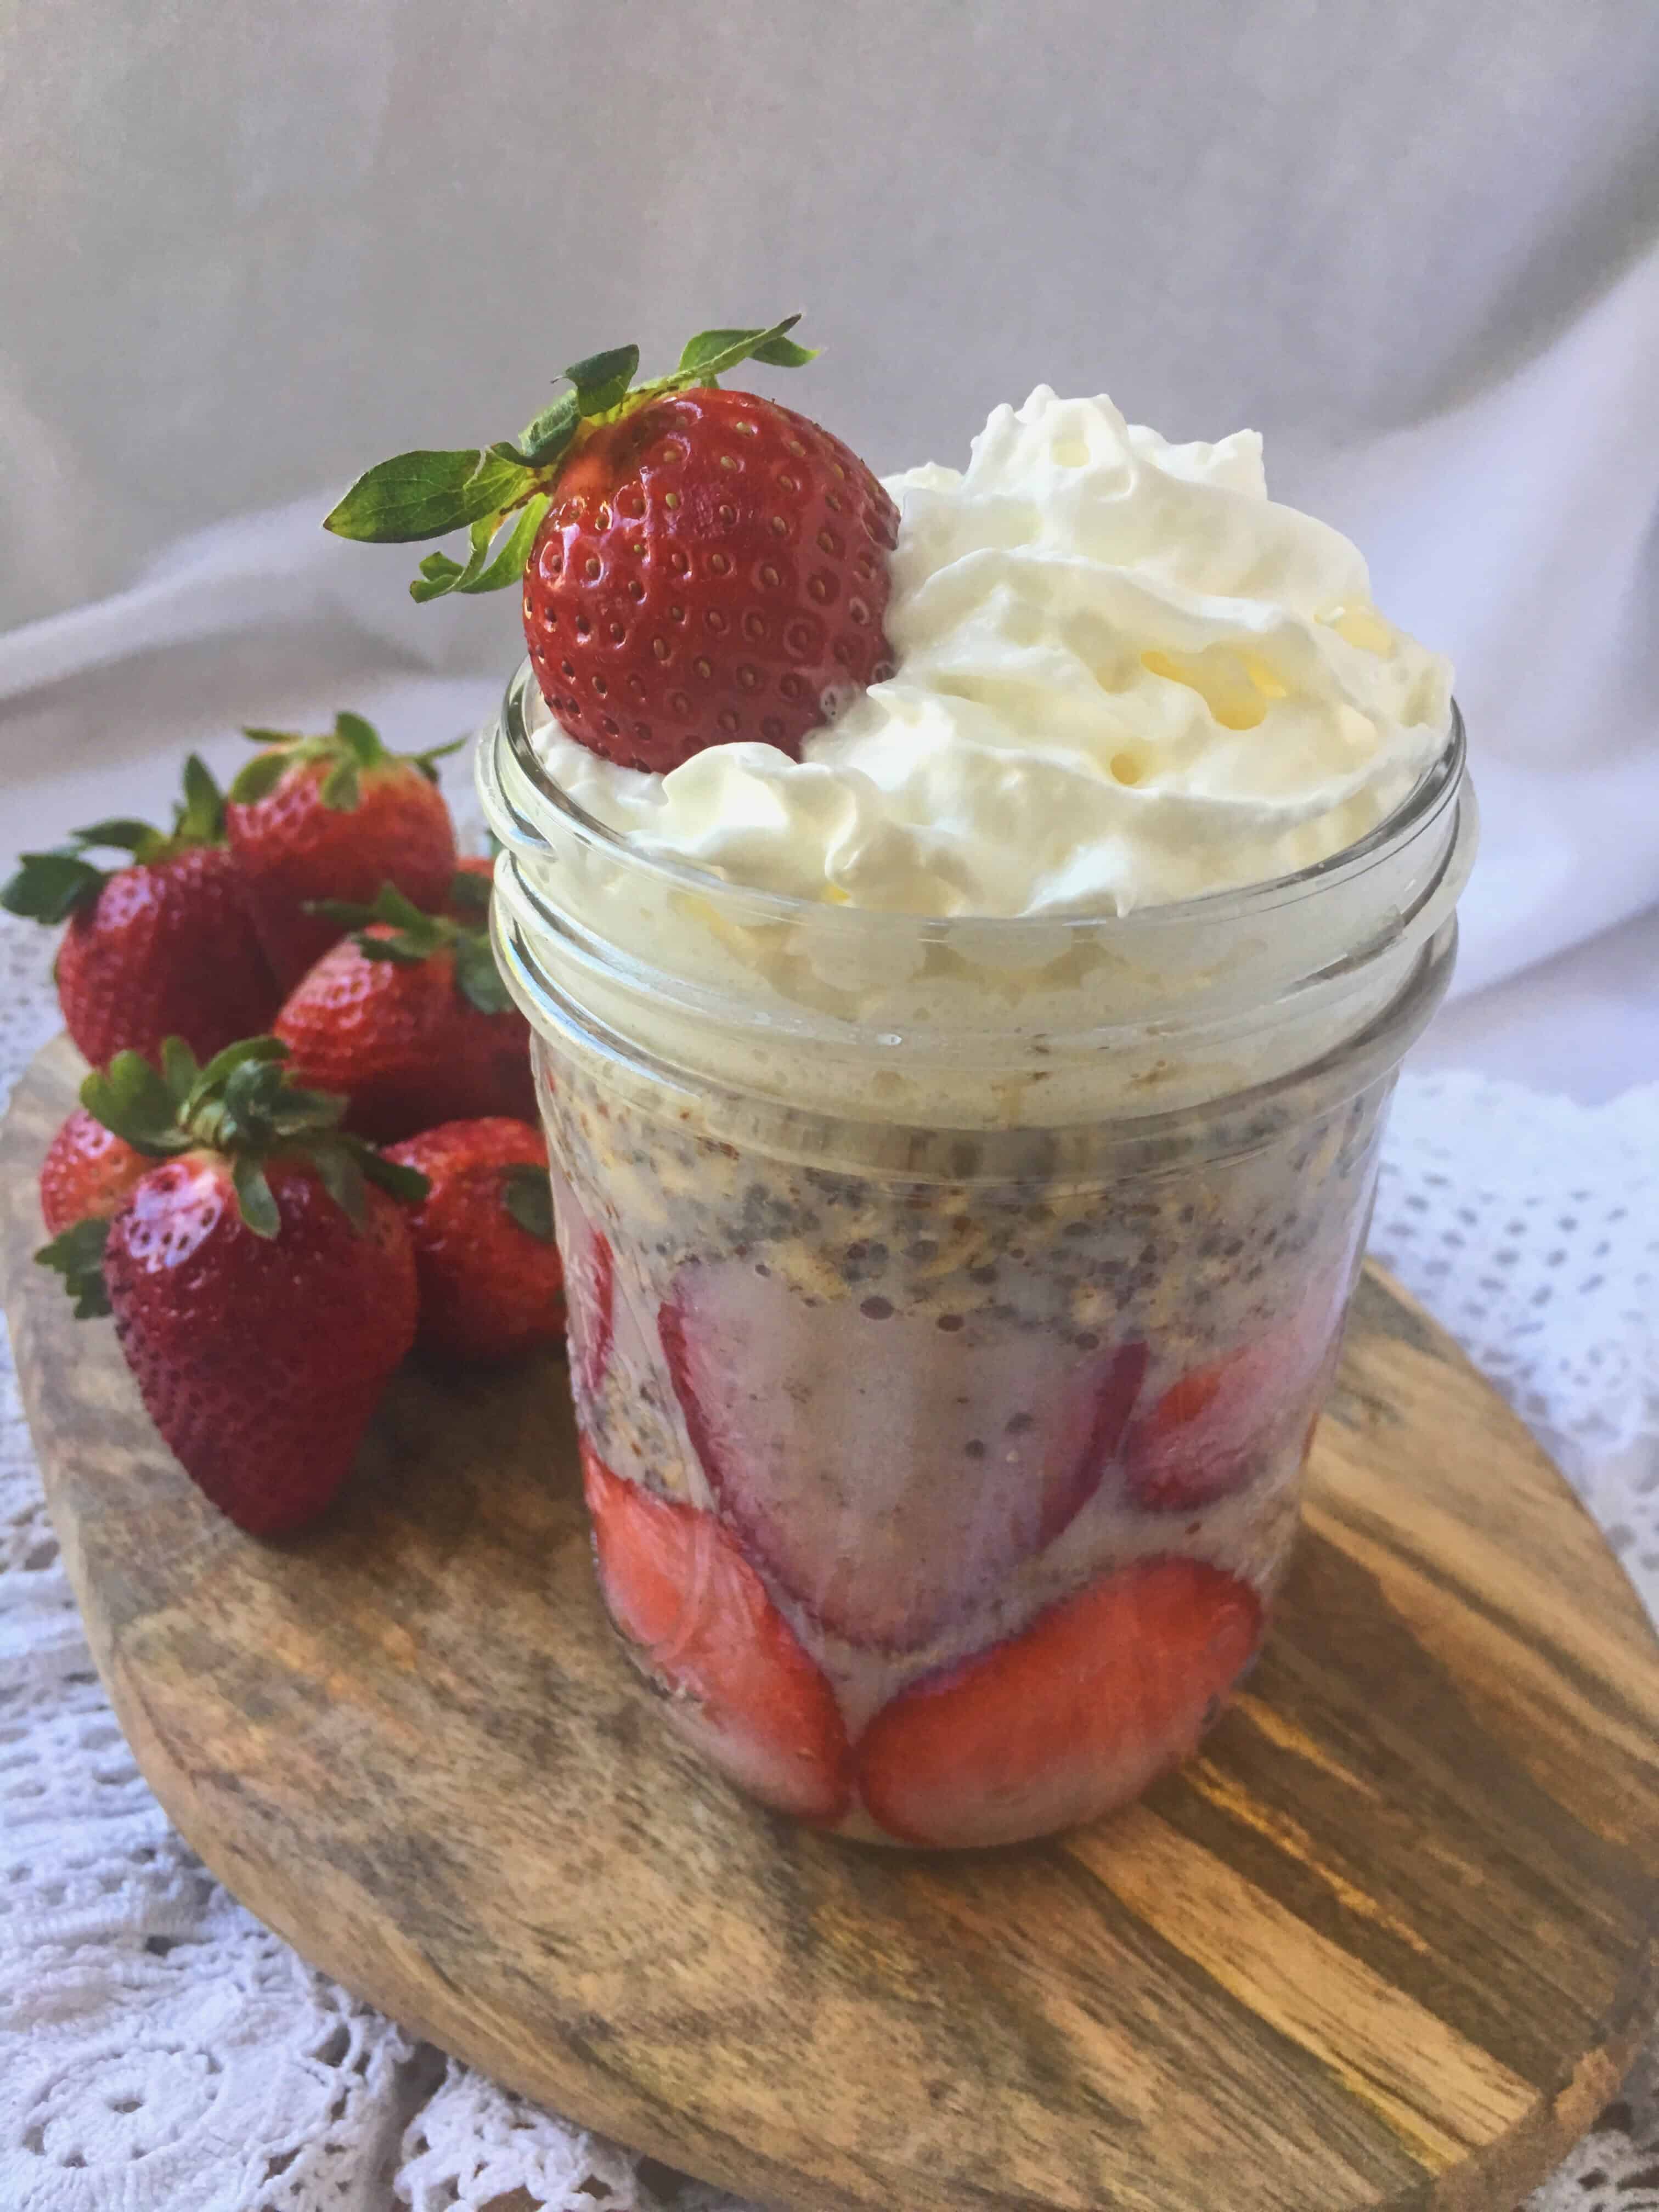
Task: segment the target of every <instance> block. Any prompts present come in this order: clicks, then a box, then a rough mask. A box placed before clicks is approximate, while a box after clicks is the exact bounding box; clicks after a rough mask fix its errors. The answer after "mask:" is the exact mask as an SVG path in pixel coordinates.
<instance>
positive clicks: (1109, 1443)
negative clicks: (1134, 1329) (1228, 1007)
mask: <svg viewBox="0 0 1659 2212" xmlns="http://www.w3.org/2000/svg"><path fill="white" fill-rule="evenodd" d="M658 1327H659V1334H660V1336H661V1339H662V1347H663V1352H664V1355H665V1358H666V1359H667V1363H668V1371H669V1375H670V1377H671V1381H672V1383H673V1385H674V1390H675V1395H677V1396H678V1400H679V1402H680V1408H681V1411H682V1412H683V1413H684V1416H685V1425H686V1428H687V1431H688V1432H689V1433H690V1438H691V1442H692V1444H693V1447H694V1448H695V1449H696V1454H697V1457H698V1459H699V1460H700V1461H701V1462H702V1468H703V1472H704V1474H706V1475H707V1477H708V1486H709V1488H710V1490H711V1491H712V1492H714V1498H715V1501H716V1503H717V1504H718V1505H719V1507H720V1512H721V1514H722V1516H724V1518H725V1519H726V1520H727V1521H728V1522H730V1523H731V1524H732V1528H734V1529H735V1530H736V1531H737V1533H738V1535H739V1536H740V1537H741V1538H742V1540H743V1541H744V1545H745V1546H746V1547H747V1548H748V1550H749V1551H750V1554H751V1555H752V1556H753V1557H754V1558H755V1559H757V1560H758V1561H759V1562H760V1564H761V1565H762V1566H763V1567H764V1568H765V1569H766V1571H768V1573H769V1574H771V1575H773V1576H775V1577H776V1579H777V1581H778V1582H779V1583H781V1584H782V1586H783V1588H784V1589H786V1590H787V1591H788V1592H789V1593H790V1594H791V1595H792V1596H793V1597H796V1598H798V1599H799V1601H800V1602H801V1603H802V1604H803V1605H805V1606H806V1607H809V1608H810V1610H811V1613H813V1615H814V1616H815V1618H816V1619H817V1620H819V1621H820V1622H821V1623H822V1624H823V1626H824V1627H826V1628H827V1629H829V1630H830V1631H831V1632H832V1633H833V1634H835V1635H836V1636H841V1637H845V1638H847V1640H848V1642H849V1643H853V1644H872V1645H878V1646H881V1647H882V1648H884V1649H887V1650H915V1648H916V1647H918V1646H919V1645H921V1644H926V1643H927V1641H928V1640H929V1638H931V1637H933V1635H935V1634H936V1633H937V1632H938V1631H939V1629H940V1628H941V1627H943V1626H945V1624H946V1623H947V1622H948V1621H950V1620H953V1619H955V1618H957V1616H959V1615H960V1614H962V1613H964V1612H965V1611H966V1610H967V1609H968V1608H969V1607H970V1606H971V1605H972V1604H973V1603H974V1601H975V1599H977V1598H980V1597H982V1596H983V1595H985V1594H986V1593H987V1590H988V1589H991V1588H992V1587H993V1586H994V1584H995V1583H997V1582H998V1581H999V1580H1000V1578H1001V1577H1004V1576H1006V1574H1007V1573H1008V1571H1010V1569H1012V1568H1013V1567H1015V1566H1017V1565H1018V1564H1019V1562H1020V1561H1021V1560H1023V1559H1029V1558H1030V1557H1031V1556H1032V1555H1033V1554H1034V1553H1038V1552H1041V1551H1042V1550H1043V1549H1044V1548H1045V1547H1047V1546H1048V1545H1049V1544H1051V1543H1052V1542H1053V1541H1054V1539H1055V1537H1057V1536H1058V1535H1059V1534H1060V1532H1061V1530H1062V1529H1064V1528H1066V1527H1067V1526H1068V1525H1069V1524H1070V1522H1072V1521H1073V1520H1074V1519H1075V1518H1076V1516H1077V1515H1078V1514H1079V1512H1080V1511H1081V1510H1082V1509H1083V1507H1084V1506H1085V1504H1087V1503H1088V1501H1089V1499H1090V1498H1091V1497H1093V1495H1094V1493H1095V1492H1096V1491H1097V1489H1098V1488H1099V1486H1100V1483H1101V1479H1102V1477H1103V1474H1105V1472H1106V1470H1107V1468H1109V1466H1110V1465H1111V1464H1112V1462H1113V1460H1114V1458H1115V1454H1116V1452H1117V1449H1118V1446H1119V1443H1120V1442H1121V1438H1122V1436H1123V1432H1124V1430H1125V1428H1126V1427H1127V1424H1128V1420H1129V1417H1130V1414H1131V1413H1132V1411H1133V1406H1134V1399H1135V1393H1136V1391H1137V1389H1139V1383H1140V1377H1141V1375H1142V1373H1143V1372H1144V1370H1145V1368H1146V1347H1145V1346H1143V1345H1139V1344H1130V1345H1123V1346H1099V1345H1095V1346H1091V1348H1089V1349H1087V1350H1079V1348H1078V1347H1076V1346H1073V1345H1072V1344H1069V1343H1067V1342H1066V1340H1064V1339H1062V1338H1061V1337H1060V1336H1058V1335H1044V1336H1038V1335H1022V1334H1015V1333H1013V1332H1012V1331H1010V1330H1007V1329H1003V1328H992V1327H987V1326H986V1325H984V1324H983V1323H981V1322H980V1321H979V1320H978V1319H977V1318H975V1317H974V1316H969V1317H967V1319H966V1321H965V1323H964V1326H963V1328H960V1329H958V1330H957V1331H956V1332H955V1333H953V1334H946V1333H945V1332H944V1331H942V1330H940V1329H939V1328H938V1326H937V1325H936V1323H935V1322H934V1321H933V1318H932V1317H931V1316H927V1317H924V1316H920V1315H909V1314H905V1313H899V1312H895V1311H894V1310H893V1309H892V1307H891V1306H890V1304H889V1302H888V1301H887V1300H885V1299H884V1298H879V1297H874V1298H869V1299H866V1300H865V1301H863V1302H862V1303H861V1304H854V1302H853V1301H852V1300H850V1299H848V1300H844V1301H842V1302H841V1303H839V1304H835V1305H833V1306H820V1307H809V1306H807V1305H806V1304H804V1303H803V1301H802V1300H801V1299H799V1297H796V1296H795V1295H794V1293H793V1291H789V1290H788V1289H787V1288H786V1287H785V1286H784V1285H781V1283H780V1282H779V1281H778V1280H777V1279H776V1278H775V1277H766V1278H763V1277H761V1276H759V1275H757V1273H756V1272H755V1270H754V1268H753V1267H751V1266H742V1265H738V1264H737V1263H735V1262H731V1263H721V1264H719V1265H714V1266H708V1265H697V1266H694V1267H687V1268H686V1269H684V1272H683V1273H682V1274H681V1276H680V1278H679V1279H678V1284H677V1285H676V1287H675V1296H674V1298H673V1300H672V1302H671V1303H670V1304H666V1305H665V1306H664V1308H663V1310H662V1311H661V1313H660V1315H659V1319H658Z"/></svg>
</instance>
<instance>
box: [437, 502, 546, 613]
mask: <svg viewBox="0 0 1659 2212" xmlns="http://www.w3.org/2000/svg"><path fill="white" fill-rule="evenodd" d="M552 504H553V502H552V500H551V499H550V497H549V495H547V493H545V492H538V493H537V494H536V495H535V497H534V498H533V499H532V500H531V501H529V502H528V503H527V504H526V507H524V509H523V511H522V513H520V516H519V520H517V522H516V523H514V525H513V527H512V529H511V530H510V531H509V532H507V536H506V537H505V538H502V539H501V550H500V551H499V552H498V553H496V554H495V556H494V557H493V558H492V557H491V555H490V548H491V546H492V545H494V544H495V540H496V538H497V537H498V536H499V534H500V531H501V520H502V518H501V516H500V515H498V514H491V515H486V516H485V518H484V520H483V521H482V522H475V523H474V524H473V526H472V531H471V546H472V550H471V554H470V555H469V556H468V558H467V562H466V565H465V568H463V567H462V566H461V564H460V562H459V561H452V560H451V559H450V557H449V556H448V555H447V553H428V555H427V556H426V558H425V560H423V561H422V563H421V573H420V574H419V575H418V576H417V577H416V580H415V581H414V582H413V583H412V584H411V585H410V587H409V596H410V599H414V600H415V601H416V603H417V604H419V605H424V604H425V603H426V601H427V600H428V599H442V598H443V597H444V595H445V594H446V593H447V592H469V593H474V592H499V591H503V590H505V588H506V587H507V585H509V584H516V583H517V582H518V580H519V579H520V576H522V575H523V574H524V564H525V562H526V561H527V560H528V559H529V558H530V549H531V547H532V545H533V544H535V542H536V532H538V530H539V529H540V528H541V526H542V518H543V517H544V515H545V514H546V513H547V510H548V508H549V507H551V505H552Z"/></svg>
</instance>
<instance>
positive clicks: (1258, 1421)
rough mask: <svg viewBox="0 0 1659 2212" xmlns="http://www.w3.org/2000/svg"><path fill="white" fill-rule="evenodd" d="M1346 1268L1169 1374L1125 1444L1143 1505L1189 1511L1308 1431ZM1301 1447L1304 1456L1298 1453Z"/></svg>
mask: <svg viewBox="0 0 1659 2212" xmlns="http://www.w3.org/2000/svg"><path fill="white" fill-rule="evenodd" d="M1346 1282H1347V1277H1346V1272H1344V1273H1343V1274H1342V1275H1341V1276H1340V1278H1338V1277H1335V1276H1331V1275H1326V1276H1322V1278H1321V1279H1319V1280H1318V1281H1316V1283H1315V1284H1314V1285H1312V1286H1311V1287H1310V1291H1309V1294H1308V1296H1307V1297H1306V1298H1305V1299H1304V1303H1303V1305H1302V1307H1301V1309H1300V1310H1298V1311H1297V1314H1296V1315H1295V1316H1293V1317H1292V1318H1291V1320H1290V1321H1288V1322H1281V1323H1280V1325H1279V1327H1278V1328H1274V1329H1272V1330H1270V1331H1269V1332H1268V1333H1267V1334H1266V1335H1264V1336H1261V1337H1259V1338H1257V1339H1256V1340H1255V1341H1254V1342H1252V1343H1249V1344H1244V1345H1241V1346H1237V1348H1236V1349H1235V1350H1233V1351H1231V1352H1226V1353H1224V1354H1223V1355H1222V1357H1221V1358H1218V1359H1212V1360H1209V1361H1206V1363H1205V1364H1203V1365H1202V1366H1199V1367H1194V1368H1192V1369H1189V1370H1188V1372H1187V1373H1186V1374H1185V1375H1182V1376H1177V1378H1176V1381H1175V1382H1173V1383H1171V1384H1170V1387H1169V1389H1167V1390H1165V1391H1164V1394H1163V1395H1162V1396H1161V1397H1159V1398H1158V1399H1156V1400H1155V1401H1153V1403H1152V1406H1151V1407H1149V1408H1148V1410H1147V1411H1146V1413H1145V1414H1144V1415H1143V1416H1142V1417H1141V1418H1140V1419H1139V1420H1137V1421H1136V1423H1135V1425H1134V1426H1133V1428H1132V1429H1131V1431H1129V1435H1128V1437H1127V1440H1126V1442H1125V1445H1124V1453H1123V1460H1124V1486H1125V1489H1126V1491H1127V1495H1128V1497H1129V1498H1130V1500H1131V1502H1132V1503H1133V1504H1136V1505H1138V1506H1139V1507H1140V1508H1141V1510H1143V1511H1144V1512H1147V1513H1196V1512H1198V1511H1200V1510H1201V1509H1202V1508H1203V1507H1205V1506H1206V1505H1212V1504H1214V1503H1215V1502H1216V1500H1217V1499H1218V1498H1226V1497H1230V1496H1231V1494H1232V1493H1233V1492H1235V1491H1237V1490H1243V1488H1244V1487H1245V1486H1246V1485H1247V1484H1248V1483H1249V1482H1251V1481H1253V1480H1255V1477H1256V1476H1257V1475H1258V1474H1261V1471H1262V1470H1263V1468H1266V1467H1267V1464H1268V1463H1269V1462H1270V1461H1271V1460H1272V1459H1273V1457H1274V1456H1275V1455H1276V1454H1278V1453H1279V1452H1280V1451H1281V1450H1282V1449H1284V1448H1285V1446H1286V1445H1287V1444H1288V1443H1291V1440H1292V1439H1294V1438H1296V1437H1301V1436H1302V1435H1303V1434H1304V1432H1306V1431H1308V1428H1309V1421H1310V1416H1314V1417H1316V1414H1317V1408H1318V1403H1319V1401H1320V1400H1321V1399H1322V1397H1323V1395H1324V1390H1325V1384H1326V1382H1327V1380H1328V1370H1329V1365H1330V1361H1331V1357H1332V1349H1333V1344H1334V1339H1335V1337H1336V1335H1337V1333H1338V1332H1339V1331H1340V1328H1341V1323H1342V1308H1343V1304H1344V1300H1345V1297H1346ZM1304 1456H1305V1455H1304Z"/></svg>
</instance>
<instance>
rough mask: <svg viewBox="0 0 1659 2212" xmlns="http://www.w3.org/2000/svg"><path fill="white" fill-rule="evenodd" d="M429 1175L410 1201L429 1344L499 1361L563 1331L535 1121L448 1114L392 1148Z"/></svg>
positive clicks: (443, 1351) (443, 1352)
mask: <svg viewBox="0 0 1659 2212" xmlns="http://www.w3.org/2000/svg"><path fill="white" fill-rule="evenodd" d="M386 1158H388V1159H392V1160H396V1161H398V1162H399V1163H400V1164H402V1165H403V1166H404V1167H408V1168H414V1169H415V1170H417V1171H418V1172H419V1173H420V1174H421V1175H422V1176H425V1177H426V1180H427V1183H428V1190H427V1194H426V1196H425V1197H424V1198H423V1199H422V1200H420V1202H419V1203H418V1204H417V1205H416V1206H413V1207H411V1209H410V1215H409V1228H410V1236H411V1237H413V1238H414V1240H415V1272H416V1278H417V1279H418V1281H419V1284H420V1291H421V1322H420V1335H419V1339H418V1342H419V1346H420V1349H421V1350H422V1352H426V1353H428V1354H430V1355H433V1356H435V1357H437V1358H447V1359H467V1360H474V1361H477V1362H479V1363H480V1364H489V1365H495V1364H501V1363H502V1362H504V1361H507V1360H510V1359H517V1358H520V1357H521V1356H522V1355H523V1354H524V1353H525V1352H532V1351H534V1350H535V1348H536V1347H537V1346H538V1345H543V1344H556V1343H557V1342H558V1340H559V1339H560V1338H561V1337H562V1335H563V1334H564V1297H563V1293H562V1276H561V1274H560V1273H559V1248H558V1246H557V1244H556V1243H555V1241H554V1235H553V1191H552V1186H551V1184H550V1182H549V1181H548V1174H547V1146H546V1143H545V1141H544V1139H543V1136H542V1133H541V1131H540V1130H539V1129H535V1128H532V1127H531V1125H530V1124H529V1122H528V1121H509V1120H507V1118H506V1117H505V1116H504V1115H492V1116H490V1117H489V1118H488V1119H486V1120H483V1121H445V1122H443V1123H441V1125H440V1127H437V1128H435V1129H427V1130H423V1131H422V1133H421V1134H420V1135H419V1136H418V1137H410V1138H409V1139H407V1140H406V1141H405V1142H404V1143H403V1144H401V1145H393V1146H392V1147H391V1149H390V1151H389V1152H387V1154H386Z"/></svg>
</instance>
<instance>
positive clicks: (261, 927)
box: [226, 714, 465, 990]
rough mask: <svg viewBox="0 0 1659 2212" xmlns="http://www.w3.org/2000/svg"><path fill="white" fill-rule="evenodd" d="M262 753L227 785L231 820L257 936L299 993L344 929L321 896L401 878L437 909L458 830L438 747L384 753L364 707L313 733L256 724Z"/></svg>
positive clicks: (366, 894) (409, 892)
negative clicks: (443, 787) (439, 772)
mask: <svg viewBox="0 0 1659 2212" xmlns="http://www.w3.org/2000/svg"><path fill="white" fill-rule="evenodd" d="M244 735H245V736H246V737H248V738H252V740H253V742H254V744H257V745H259V746H260V747H261V748H262V750H261V751H260V752H259V753H258V755H256V757H254V758H253V759H252V760H251V761H250V762H249V763H247V765H246V768H244V769H242V770H241V771H240V774H239V775H237V777H236V779H235V781H234V782H233V783H232V785H231V787H230V804H229V805H228V808H227V809H226V819H227V822H228V826H229V830H230V842H231V848H232V850H233V851H234V853H235V855H236V862H237V866H239V867H240V870H241V872H242V876H243V878H244V880H245V881H246V884H247V896H248V901H249V904H250V906H251V907H252V913H253V921H254V926H255V927H256V928H257V929H258V933H259V941H260V943H261V944H262V945H264V949H265V952H266V955H267V957H269V959H270V964H271V966H272V968H273V969H275V970H276V979H277V981H278V982H279V983H280V984H281V985H282V987H283V989H284V990H291V989H292V988H293V987H294V985H295V983H297V982H298V981H299V980H300V978H301V975H304V974H305V972H306V970H307V968H309V967H310V966H311V964H312V963H313V961H315V960H318V959H319V958H320V957H321V956H322V955H323V954H324V953H325V952H326V951H327V950H328V948H329V946H330V945H332V944H334V943H335V941H336V940H337V938H338V937H339V934H340V932H339V928H338V926H337V924H336V923H335V922H333V921H331V920H330V919H329V917H328V915H326V914H325V912H323V911H321V910H320V909H319V907H318V905H317V903H316V902H318V901H319V900H322V899H345V900H350V901H358V902H362V901H367V900H369V899H372V898H373V897H374V895H375V893H376V892H377V891H378V890H380V885H381V884H386V883H390V884H396V885H397V887H398V890H400V891H402V892H403V893H404V896H405V897H407V898H409V899H411V900H412V901H413V902H414V903H415V904H416V906H418V907H438V906H441V905H442V903H443V900H444V895H445V893H446V892H447V890H448V888H449V880H450V878H451V876H452V875H453V873H454V870H455V829H454V824H453V823H452V822H451V820H450V818H449V809H448V807H447V805H445V804H444V799H443V794H442V793H441V791H440V790H439V789H438V787H437V780H436V771H435V767H434V763H435V762H436V761H439V760H441V759H442V757H444V755H445V754H446V753H452V752H453V751H455V750H456V749H457V747H459V745H460V744H463V743H464V742H465V740H464V739H462V738H456V740H455V742H454V744H448V745H439V746H436V747H435V748H434V750H432V751H430V752H424V753H393V752H388V751H387V750H386V746H385V745H384V744H381V742H380V734H379V732H377V731H376V730H375V729H374V726H373V725H372V724H370V723H368V722H366V721H365V720H363V718H362V715H361V714H337V715H336V716H335V718H334V727H333V729H332V730H331V731H330V732H327V733H326V735H325V736H322V737H316V738H304V737H289V736H285V735H283V732H280V731H276V730H248V731H246V732H244Z"/></svg>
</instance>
